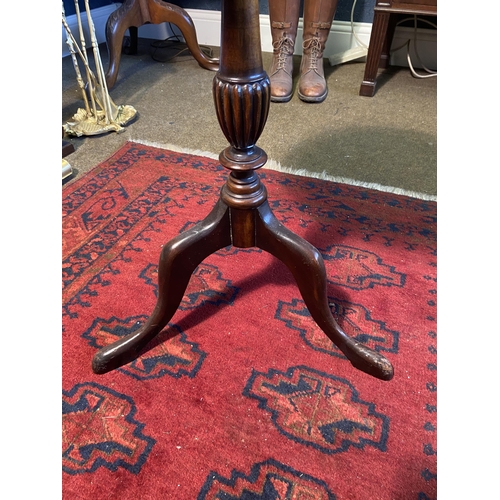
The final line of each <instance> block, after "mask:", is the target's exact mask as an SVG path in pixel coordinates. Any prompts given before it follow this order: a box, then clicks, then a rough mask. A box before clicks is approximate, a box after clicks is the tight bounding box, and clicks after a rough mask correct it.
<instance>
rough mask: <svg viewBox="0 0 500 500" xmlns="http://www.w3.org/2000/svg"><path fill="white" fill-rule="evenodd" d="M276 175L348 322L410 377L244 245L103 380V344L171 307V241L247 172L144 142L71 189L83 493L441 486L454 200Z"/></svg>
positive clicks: (304, 495) (280, 495) (67, 432)
mask: <svg viewBox="0 0 500 500" xmlns="http://www.w3.org/2000/svg"><path fill="white" fill-rule="evenodd" d="M259 173H260V177H261V179H262V180H263V182H264V184H265V185H266V187H267V189H268V193H269V202H270V205H271V208H272V209H273V211H274V214H275V215H276V217H277V218H278V219H279V220H280V221H281V222H282V223H284V224H285V225H286V226H287V227H288V228H289V229H291V230H292V231H294V232H295V233H297V234H298V235H300V236H302V237H304V238H305V239H307V240H308V241H310V242H311V243H312V244H313V245H314V246H316V248H318V250H319V251H320V252H321V254H322V255H323V258H324V260H325V265H326V269H327V274H328V280H329V281H328V283H329V285H328V296H329V300H330V303H331V307H332V312H333V314H334V316H335V317H336V318H337V321H338V322H339V323H340V324H341V326H342V327H343V329H344V330H345V331H347V332H348V333H349V334H350V335H351V336H354V337H356V338H357V340H358V341H360V342H363V343H366V344H367V345H369V346H370V347H372V348H374V349H376V350H377V351H380V352H381V353H383V354H384V355H385V356H386V357H387V358H388V359H389V360H390V361H391V362H392V364H393V365H394V373H395V375H394V378H393V379H392V380H391V381H389V382H383V381H380V380H377V379H375V378H373V377H370V376H368V375H366V374H364V373H362V372H360V371H358V370H356V369H354V368H353V367H352V366H351V364H350V363H349V361H348V360H347V359H346V358H345V357H344V356H343V355H342V353H341V352H340V351H339V350H338V349H337V348H336V347H335V346H334V345H333V344H332V343H331V342H330V341H329V340H328V339H327V337H326V336H325V335H324V334H323V332H322V331H321V330H319V328H318V327H317V326H316V325H315V323H314V322H313V321H312V320H311V318H310V316H309V313H308V311H307V309H306V308H305V306H304V302H303V301H302V298H301V296H300V294H299V291H298V288H297V286H296V284H295V282H294V280H293V278H292V276H291V274H290V273H289V271H288V269H287V268H286V267H285V266H284V264H282V263H281V262H280V261H279V260H278V259H276V258H274V257H272V256H271V255H269V254H267V253H265V252H262V251H260V250H258V249H238V248H227V249H224V250H222V251H219V252H217V253H215V254H213V255H211V256H210V257H209V258H207V259H206V260H205V261H204V262H203V263H202V264H201V265H200V266H198V268H197V269H196V271H195V272H194V274H193V276H192V279H191V281H190V284H189V287H188V289H187V291H186V294H185V296H184V299H183V301H182V304H181V306H180V308H179V309H178V311H177V312H176V314H175V315H174V317H173V318H172V320H171V322H170V323H169V326H168V327H167V328H166V329H165V330H164V331H163V332H162V333H161V334H160V335H158V336H157V337H156V338H155V340H154V341H153V346H152V348H151V349H150V350H148V351H147V352H146V353H145V354H144V355H143V356H142V357H140V358H139V359H137V360H136V361H134V362H132V363H130V364H128V365H125V366H123V367H122V368H119V369H117V370H115V371H113V372H110V373H107V374H105V375H95V374H94V373H93V372H92V369H91V361H92V357H93V356H94V354H95V353H96V351H97V350H98V349H99V348H100V347H102V346H104V345H107V344H109V343H111V342H113V341H114V340H116V339H118V338H119V337H121V336H123V335H126V334H128V333H129V332H131V331H133V330H134V329H136V328H137V327H138V326H139V325H140V324H142V323H143V322H144V321H145V320H146V318H147V317H148V315H149V314H150V313H151V312H152V310H153V308H154V306H155V304H156V293H157V280H156V273H157V266H158V260H159V256H160V251H161V248H162V245H163V244H164V243H166V242H168V241H169V240H170V239H171V238H172V237H174V236H175V235H177V234H179V233H180V232H182V231H184V230H185V229H186V228H189V227H191V226H192V225H193V224H195V223H196V222H198V221H199V220H201V219H203V218H204V217H205V216H206V215H207V214H208V213H209V212H210V210H211V209H212V207H213V206H214V204H215V202H216V200H217V198H218V196H219V192H220V188H221V187H222V185H223V184H224V182H225V179H226V177H227V175H228V171H227V170H226V169H224V168H222V167H221V166H220V165H219V163H218V161H217V160H213V159H210V158H207V157H203V156H196V155H189V154H185V153H177V152H173V151H169V150H165V149H159V148H156V147H150V146H145V145H141V144H137V143H131V142H129V143H126V144H125V145H124V146H123V147H122V148H121V149H120V150H119V151H118V152H117V153H115V154H114V155H113V156H112V157H111V158H110V159H109V160H107V161H105V162H103V163H102V164H101V165H99V166H98V167H96V168H95V169H93V170H92V171H91V172H90V173H88V174H87V175H85V176H84V177H83V178H81V179H79V180H77V181H75V182H74V183H72V184H69V185H67V186H66V187H65V189H64V190H63V393H62V407H63V438H62V466H63V497H64V498H65V499H80V498H81V499H99V500H101V499H107V498H111V499H120V500H125V499H134V500H137V499H141V500H147V499H152V500H153V499H154V500H159V499H180V500H191V499H198V500H202V499H203V500H204V499H226V500H229V499H231V500H234V499H245V500H257V499H273V500H275V499H338V500H342V499H360V500H366V499H370V500H372V499H384V500H386V499H387V500H394V499H398V500H399V499H401V500H403V499H404V500H408V499H415V500H424V499H431V498H436V482H437V478H436V474H437V456H436V442H437V439H436V432H437V431H436V412H437V404H436V374H437V366H436V288H437V286H436V203H435V202H433V201H423V200H420V199H416V198H410V197H405V196H399V195H395V194H390V193H383V192H380V191H375V190H370V189H366V188H362V187H357V186H350V185H344V184H336V183H332V182H328V181H324V180H317V179H311V178H306V177H299V176H294V175H290V174H284V173H281V172H276V171H272V170H265V169H262V170H261V171H260V172H259Z"/></svg>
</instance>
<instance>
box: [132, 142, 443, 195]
mask: <svg viewBox="0 0 500 500" xmlns="http://www.w3.org/2000/svg"><path fill="white" fill-rule="evenodd" d="M130 141H132V142H136V143H138V144H143V145H144V146H151V147H154V148H160V149H169V150H170V151H175V152H176V153H186V154H192V155H197V156H205V157H207V158H212V159H214V160H218V159H219V155H218V154H215V153H212V152H210V151H202V150H200V149H191V148H184V147H181V146H177V145H176V144H170V143H166V144H160V143H157V142H151V141H145V140H142V139H130ZM263 168H264V169H269V170H275V171H277V172H283V173H286V174H291V175H298V176H301V177H311V178H314V179H320V180H323V181H329V182H336V183H338V184H347V185H349V186H359V187H364V188H367V189H373V190H375V191H382V192H384V193H392V194H398V195H402V196H408V197H410V198H417V199H419V200H425V201H437V196H434V195H431V194H426V193H419V192H416V191H409V190H407V189H403V188H398V187H394V186H384V185H382V184H378V183H376V182H363V181H357V180H355V179H350V178H349V177H336V176H333V175H329V174H327V173H326V172H325V171H323V172H321V173H319V172H311V171H309V170H306V169H305V168H301V169H296V168H291V167H283V166H281V164H280V163H279V162H278V161H276V160H272V159H269V160H268V161H267V163H266V164H265V166H264V167H263Z"/></svg>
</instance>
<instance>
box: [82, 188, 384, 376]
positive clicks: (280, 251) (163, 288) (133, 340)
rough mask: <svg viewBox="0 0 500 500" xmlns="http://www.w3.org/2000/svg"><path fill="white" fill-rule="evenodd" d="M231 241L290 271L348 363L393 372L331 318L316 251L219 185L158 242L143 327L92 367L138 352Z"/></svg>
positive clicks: (114, 364)
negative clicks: (238, 204)
mask: <svg viewBox="0 0 500 500" xmlns="http://www.w3.org/2000/svg"><path fill="white" fill-rule="evenodd" d="M264 198H265V193H264ZM230 245H233V246H236V247H239V248H249V247H258V248H260V249H262V250H265V251H267V252H269V253H270V254H272V255H274V256H275V257H277V258H278V259H280V260H281V261H282V262H283V263H284V264H286V265H287V266H288V268H289V269H290V271H291V272H292V274H293V276H294V278H295V280H296V282H297V285H298V288H299V290H300V293H301V295H302V297H303V299H304V302H305V304H306V306H307V308H308V309H309V312H310V313H311V316H312V317H313V319H314V320H315V321H316V323H317V324H318V326H319V327H320V328H321V329H322V330H323V332H324V333H325V334H326V335H327V336H328V338H329V339H330V340H331V341H332V342H333V343H334V344H335V345H336V346H337V347H338V348H339V349H340V350H341V351H342V352H343V353H344V355H345V356H346V357H347V358H348V359H349V361H350V362H351V363H352V365H353V366H354V367H356V368H358V369H359V370H361V371H363V372H365V373H368V374H369V375H372V376H374V377H376V378H379V379H381V380H390V379H391V378H392V377H393V367H392V365H391V363H390V362H389V361H388V360H387V359H386V358H385V357H384V356H382V355H381V354H379V353H377V352H375V351H373V350H372V349H369V348H368V347H366V346H364V345H363V344H360V343H358V342H356V341H354V340H353V339H352V338H350V337H349V336H348V335H347V334H346V333H345V332H344V331H343V330H342V329H341V328H340V326H339V325H338V324H337V322H336V321H335V319H334V318H333V316H332V314H331V311H330V308H329V305H328V298H327V291H326V290H327V281H326V271H325V266H324V263H323V258H322V257H321V254H320V253H319V252H318V250H317V249H316V248H315V247H313V246H312V245H311V244H310V243H308V242H307V241H306V240H304V239H302V238H301V237H299V236H298V235H296V234H295V233H293V232H292V231H290V230H289V229H287V228H286V227H285V226H283V225H282V224H281V223H280V222H279V221H278V220H277V219H276V217H275V216H274V214H273V213H272V211H271V209H270V207H269V204H268V202H267V199H266V200H265V201H263V202H262V203H261V204H260V205H258V206H257V207H253V208H245V209H240V208H234V207H231V206H229V205H228V204H227V203H226V202H225V201H224V190H223V192H222V196H221V198H220V199H219V201H218V202H217V204H216V205H215V207H214V208H213V210H212V212H211V213H210V214H209V215H208V216H207V217H206V218H205V219H204V220H203V221H201V222H200V223H198V224H197V225H195V226H194V227H192V228H191V229H190V230H188V231H186V232H185V233H183V234H181V235H179V236H177V237H175V238H174V239H172V240H171V241H170V242H169V243H168V244H166V245H165V246H164V247H163V250H162V253H161V256H160V262H159V267H158V300H157V303H156V306H155V308H154V310H153V313H152V314H151V316H150V318H149V320H148V321H147V322H146V323H145V324H144V326H143V327H142V328H140V329H139V330H137V331H136V332H134V333H131V334H130V335H128V336H126V337H124V338H122V339H120V340H118V341H116V342H114V343H113V344H111V345H109V346H106V347H104V348H102V349H101V350H100V351H99V352H98V353H97V354H96V355H95V356H94V359H93V361H92V369H93V371H94V372H95V373H98V374H102V373H106V372H109V371H111V370H113V369H115V368H118V367H120V366H123V365H124V364H127V363H129V362H131V361H133V360H134V359H136V358H137V357H139V356H140V354H141V351H142V350H143V349H144V348H145V347H146V345H147V344H148V343H149V342H150V341H151V340H152V339H153V338H154V337H155V336H156V335H157V334H158V333H160V331H161V330H162V329H163V328H164V327H165V326H166V325H167V323H168V322H169V321H170V319H171V318H172V316H173V315H174V313H175V312H176V310H177V308H178V307H179V305H180V303H181V300H182V298H183V296H184V293H185V291H186V288H187V286H188V283H189V280H190V278H191V275H192V273H193V272H194V270H195V269H196V267H197V266H198V265H199V264H200V263H201V262H202V261H203V260H204V259H205V258H206V257H208V256H209V255H211V254H212V253H214V252H216V251H218V250H220V249H222V248H225V247H227V246H230Z"/></svg>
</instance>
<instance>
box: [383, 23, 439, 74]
mask: <svg viewBox="0 0 500 500" xmlns="http://www.w3.org/2000/svg"><path fill="white" fill-rule="evenodd" d="M408 21H413V50H414V52H415V55H416V56H417V60H418V62H419V64H420V66H422V69H423V70H424V71H426V72H427V74H426V75H423V74H421V73H417V72H416V71H415V68H414V67H413V64H412V62H411V57H410V44H411V41H412V40H411V38H409V39H408V40H407V41H406V42H405V43H403V44H402V45H400V46H399V47H396V48H395V49H392V50H391V54H393V53H394V52H397V51H398V50H400V49H402V48H403V47H406V60H407V62H408V67H409V68H410V72H411V74H412V75H413V76H414V77H415V78H433V77H437V71H433V70H431V69H429V68H427V67H426V66H425V64H424V63H423V62H422V59H421V58H420V55H419V53H418V49H417V27H418V22H419V21H420V22H422V23H427V24H429V25H430V26H433V27H434V28H436V29H437V25H436V24H434V23H431V22H430V21H428V20H427V19H423V18H419V17H417V16H416V14H415V15H413V16H412V17H406V18H404V19H402V20H401V21H398V23H397V24H396V26H399V25H400V24H402V23H405V22H408Z"/></svg>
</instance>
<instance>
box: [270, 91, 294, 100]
mask: <svg viewBox="0 0 500 500" xmlns="http://www.w3.org/2000/svg"><path fill="white" fill-rule="evenodd" d="M292 95H293V92H292V93H290V95H285V96H282V97H275V96H273V95H272V96H271V102H288V101H289V100H290V99H291V98H292Z"/></svg>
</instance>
